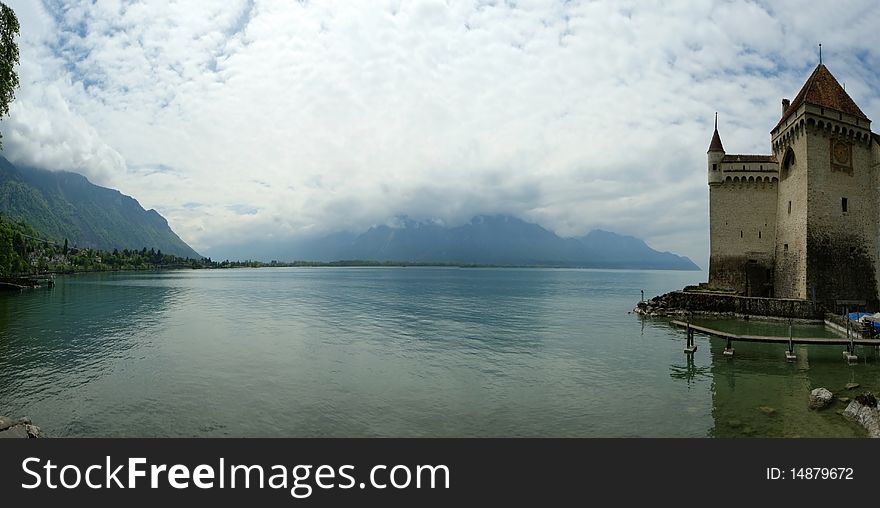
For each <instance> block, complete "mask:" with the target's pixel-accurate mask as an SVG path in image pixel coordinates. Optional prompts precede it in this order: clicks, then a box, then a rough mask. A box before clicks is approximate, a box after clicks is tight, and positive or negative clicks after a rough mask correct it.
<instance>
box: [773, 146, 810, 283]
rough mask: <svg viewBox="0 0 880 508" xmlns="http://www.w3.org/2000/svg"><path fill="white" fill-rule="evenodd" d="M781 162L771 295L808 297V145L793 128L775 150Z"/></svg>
mask: <svg viewBox="0 0 880 508" xmlns="http://www.w3.org/2000/svg"><path fill="white" fill-rule="evenodd" d="M775 155H776V158H777V160H779V161H780V167H779V192H778V198H777V199H778V201H777V204H776V210H777V212H776V245H775V263H776V270H775V272H774V283H773V284H774V291H773V293H774V295H775V296H776V297H777V298H806V297H807V234H806V232H807V178H806V161H807V145H806V143H804V138H803V136H802V132H801V131H799V130H797V129H795V130H793V131H791V134H790V136H786V137H785V139H783V140H782V141H781V143H780V145H779V147H778V148H777V150H776V153H775Z"/></svg>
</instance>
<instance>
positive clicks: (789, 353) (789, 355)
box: [785, 318, 797, 362]
mask: <svg viewBox="0 0 880 508" xmlns="http://www.w3.org/2000/svg"><path fill="white" fill-rule="evenodd" d="M791 321H792V320H791V319H790V318H789V320H788V349H787V350H786V351H785V361H787V362H793V361H795V360H797V355H795V354H794V341H793V340H792V332H791Z"/></svg>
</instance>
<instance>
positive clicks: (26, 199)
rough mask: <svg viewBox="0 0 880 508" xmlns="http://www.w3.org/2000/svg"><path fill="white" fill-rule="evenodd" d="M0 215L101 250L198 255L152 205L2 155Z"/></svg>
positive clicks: (77, 177)
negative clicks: (13, 160)
mask: <svg viewBox="0 0 880 508" xmlns="http://www.w3.org/2000/svg"><path fill="white" fill-rule="evenodd" d="M0 214H3V215H5V216H10V217H13V218H15V219H19V220H23V221H25V222H27V223H28V224H30V225H31V226H33V227H34V229H36V230H37V231H39V232H40V233H42V234H44V235H46V236H47V237H48V238H50V239H55V240H57V241H63V240H64V239H65V238H66V239H67V240H68V241H69V243H70V245H77V246H79V247H90V248H97V249H102V250H113V249H126V248H127V249H141V248H143V247H146V248H148V249H150V248H154V249H156V250H161V251H162V252H163V253H165V254H174V255H176V256H182V257H189V258H196V259H198V258H201V256H200V255H199V254H198V253H197V252H196V251H194V250H193V249H192V247H190V246H189V245H187V244H186V243H185V242H184V241H183V240H181V239H180V237H178V236H177V235H176V234H175V233H174V231H172V230H171V228H170V227H169V226H168V221H166V220H165V218H164V217H162V216H161V215H159V213H158V212H157V211H156V210H144V209H143V207H141V205H140V204H139V203H138V202H137V201H136V200H135V199H133V198H131V197H129V196H126V195H124V194H122V193H121V192H119V191H117V190H113V189H107V188H105V187H99V186H97V185H94V184H92V183H91V182H89V181H88V179H86V177H84V176H82V175H79V174H76V173H69V172H66V171H47V170H44V169H35V168H25V167H16V166H14V165H13V164H12V163H10V162H9V161H8V160H6V159H5V158H4V157H2V156H0Z"/></svg>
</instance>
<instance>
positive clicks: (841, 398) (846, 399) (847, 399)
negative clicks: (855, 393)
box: [838, 397, 850, 404]
mask: <svg viewBox="0 0 880 508" xmlns="http://www.w3.org/2000/svg"><path fill="white" fill-rule="evenodd" d="M838 400H840V402H843V403H844V404H846V403H847V402H849V401H850V398H849V397H840V398H839V399H838Z"/></svg>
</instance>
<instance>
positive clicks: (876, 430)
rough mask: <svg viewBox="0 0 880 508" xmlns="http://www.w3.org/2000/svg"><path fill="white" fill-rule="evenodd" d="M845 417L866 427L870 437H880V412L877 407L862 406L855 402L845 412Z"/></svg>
mask: <svg viewBox="0 0 880 508" xmlns="http://www.w3.org/2000/svg"><path fill="white" fill-rule="evenodd" d="M843 416H845V417H847V418H849V419H850V420H853V421H854V422H856V423H858V424H859V425H861V426H862V427H864V428H865V430H867V431H868V435H869V436H870V437H880V411H877V408H876V407H870V406H866V405H862V404H860V403H859V401H858V400H854V401H852V402H850V403H849V405H848V406H846V409H844V410H843Z"/></svg>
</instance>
